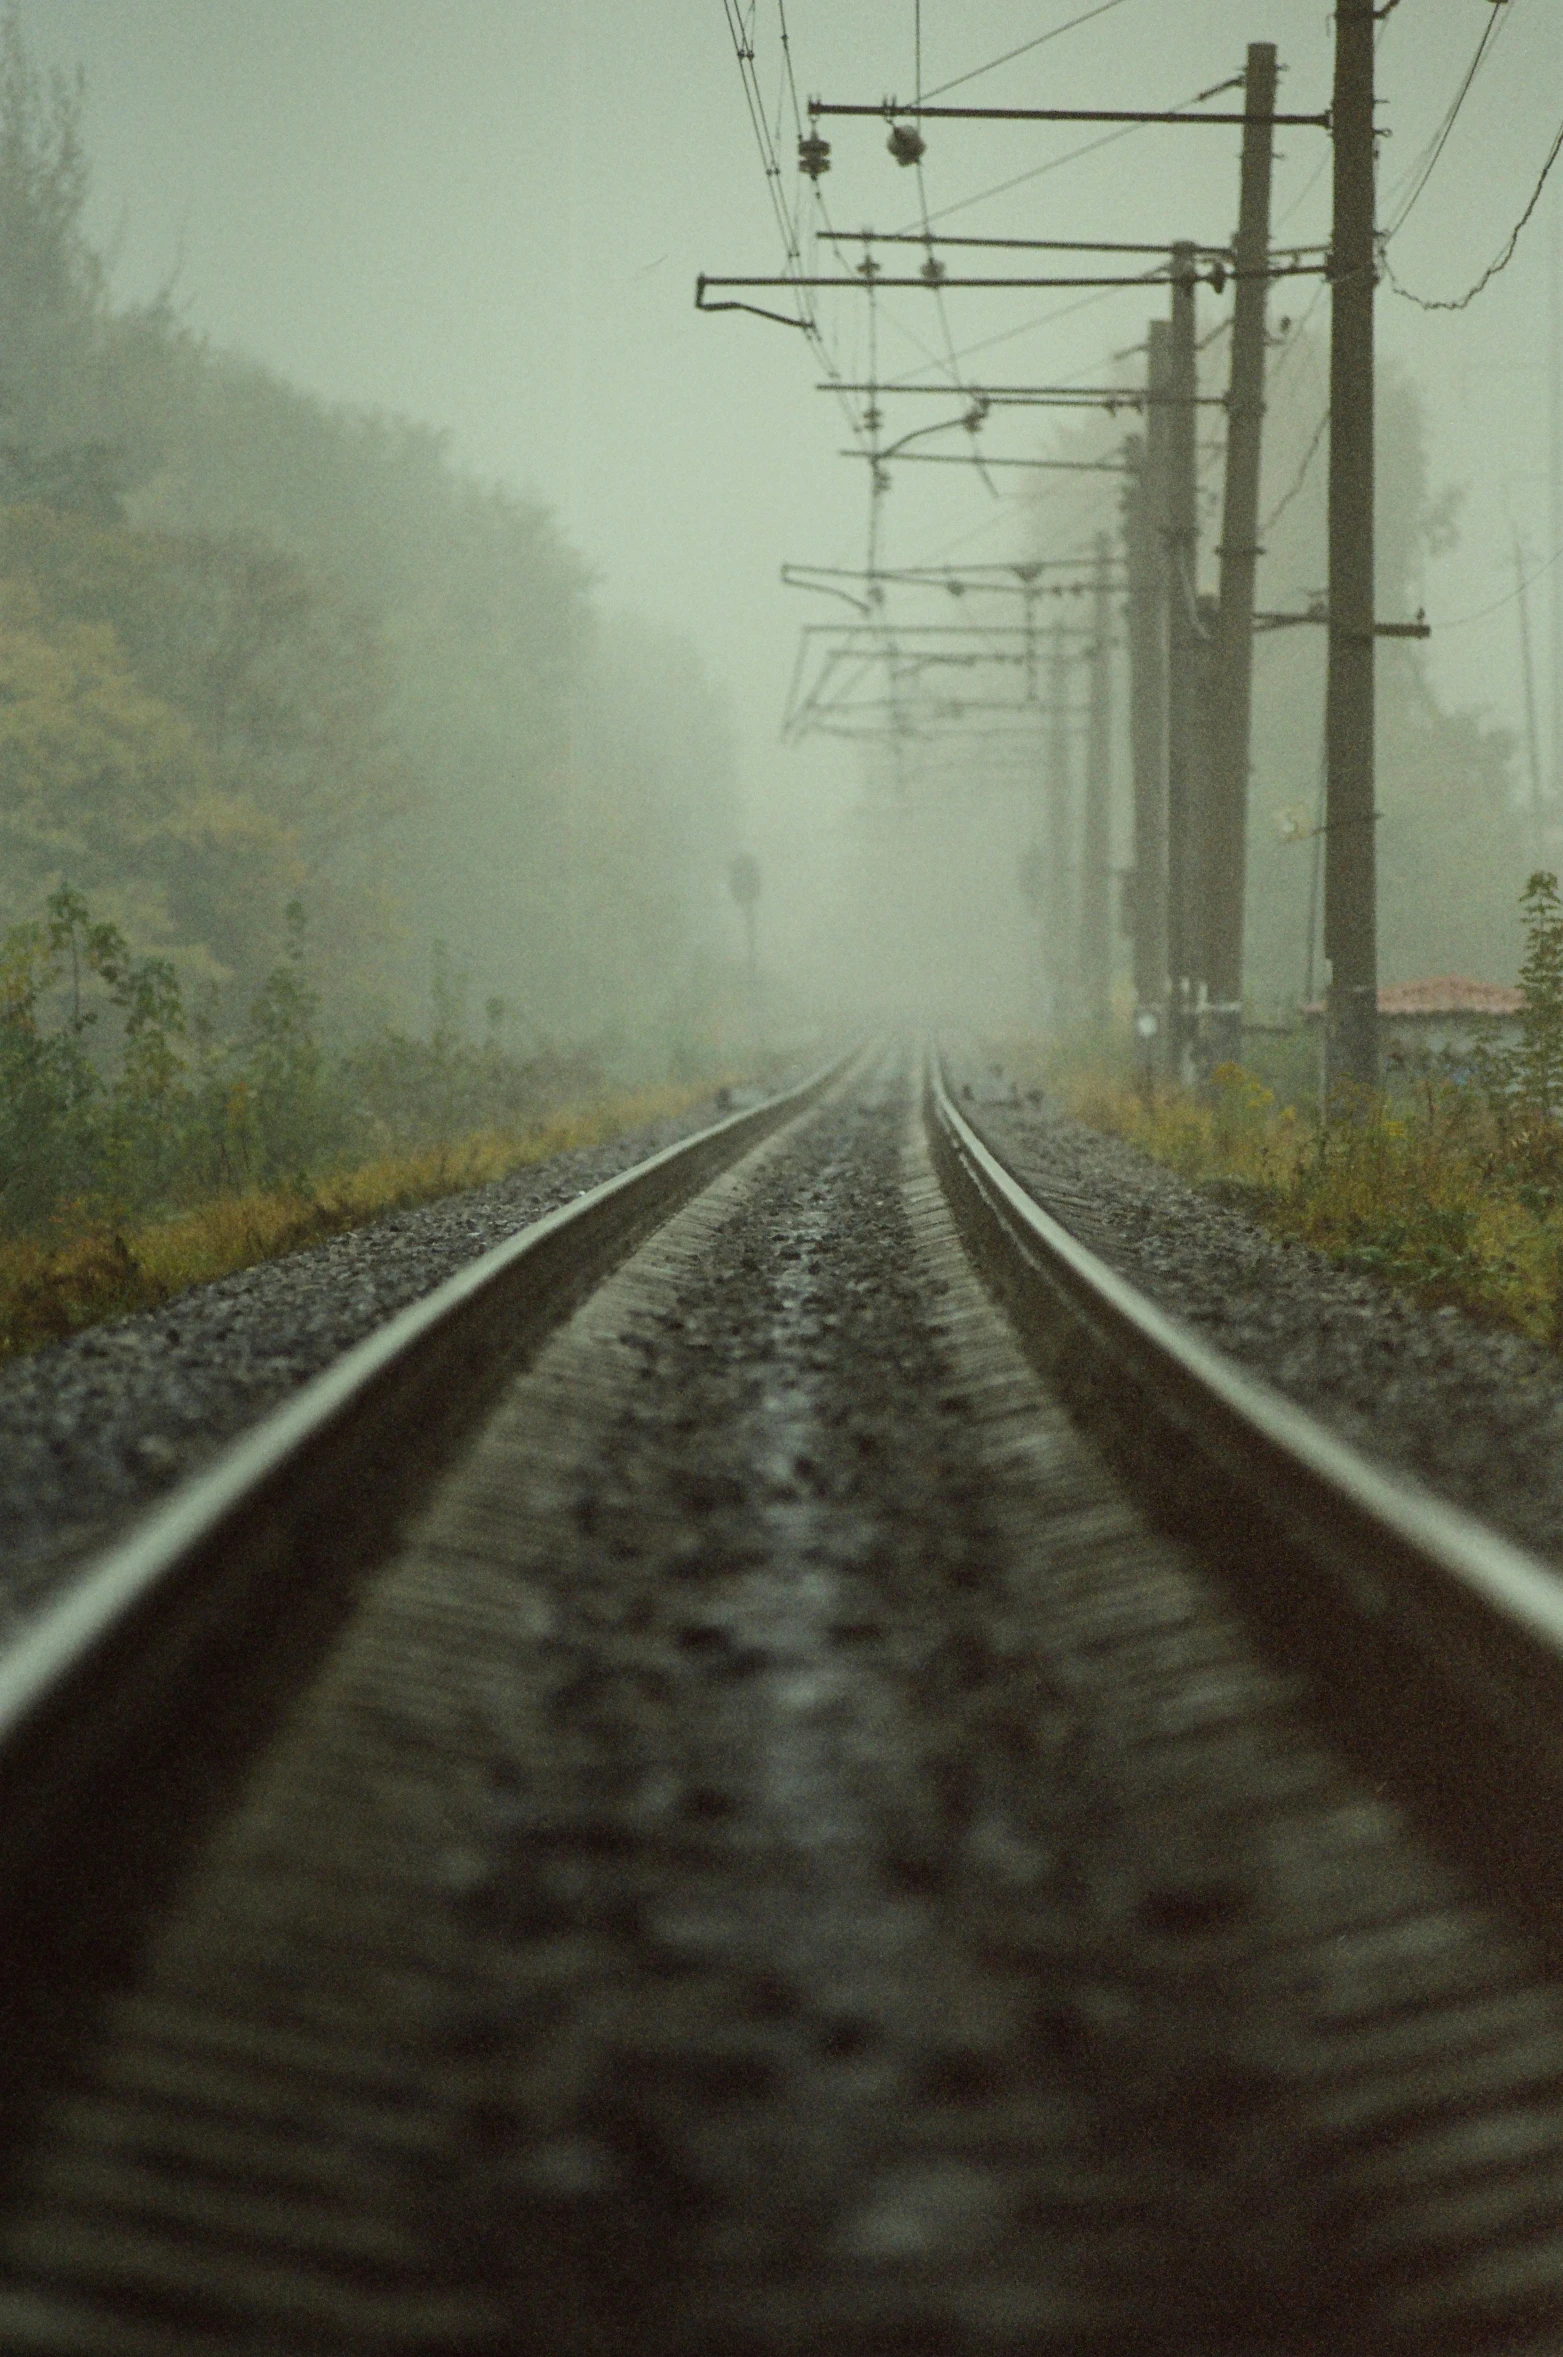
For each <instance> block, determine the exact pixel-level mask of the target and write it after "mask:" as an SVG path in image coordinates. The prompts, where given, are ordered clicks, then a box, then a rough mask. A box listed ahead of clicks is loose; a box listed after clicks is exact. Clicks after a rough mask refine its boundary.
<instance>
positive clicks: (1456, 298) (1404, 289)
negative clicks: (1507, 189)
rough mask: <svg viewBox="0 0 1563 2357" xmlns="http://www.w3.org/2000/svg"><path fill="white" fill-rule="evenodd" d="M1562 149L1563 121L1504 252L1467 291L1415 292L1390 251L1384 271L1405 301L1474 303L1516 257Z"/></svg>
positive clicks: (1453, 306)
mask: <svg viewBox="0 0 1563 2357" xmlns="http://www.w3.org/2000/svg"><path fill="white" fill-rule="evenodd" d="M1560 149H1563V123H1560V124H1559V125H1558V132H1557V137H1556V138H1555V139H1554V140H1553V142H1552V146H1551V149H1550V151H1549V152H1548V155H1547V160H1546V162H1545V163H1544V164H1543V165H1542V167H1541V178H1540V179H1539V180H1538V181H1537V183H1536V185H1535V187H1534V188H1533V189H1532V190H1531V194H1530V202H1529V204H1528V205H1527V206H1526V207H1525V210H1524V212H1523V213H1521V215H1520V217H1519V219H1518V220H1517V221H1516V222H1515V224H1514V227H1513V228H1512V229H1511V230H1510V232H1509V236H1508V242H1507V244H1506V245H1505V246H1504V248H1503V250H1502V252H1501V253H1499V254H1497V255H1495V256H1494V258H1493V260H1492V261H1490V262H1489V263H1488V265H1487V267H1486V269H1485V270H1484V271H1483V272H1482V274H1481V277H1480V278H1479V279H1478V280H1477V281H1476V284H1475V285H1474V286H1468V287H1467V288H1466V290H1465V292H1464V294H1463V295H1451V296H1449V297H1447V298H1445V299H1439V298H1437V297H1435V296H1430V295H1419V294H1417V293H1415V292H1414V291H1413V289H1412V288H1410V287H1408V286H1402V285H1401V283H1400V281H1399V279H1398V278H1397V277H1396V276H1395V273H1394V270H1393V269H1392V267H1391V265H1390V262H1389V258H1388V256H1387V255H1386V256H1385V257H1384V275H1385V277H1386V278H1387V279H1388V280H1389V283H1390V286H1391V288H1392V289H1393V290H1394V292H1395V293H1396V294H1397V295H1399V296H1400V297H1401V298H1402V300H1403V301H1405V302H1407V303H1414V304H1415V305H1416V307H1417V309H1418V310H1419V311H1463V310H1464V309H1465V307H1466V305H1467V304H1468V303H1474V302H1475V300H1476V298H1477V296H1478V295H1479V294H1480V293H1481V291H1482V289H1483V287H1485V286H1486V285H1488V284H1489V282H1490V281H1491V280H1492V279H1494V278H1496V277H1497V275H1498V273H1499V271H1500V270H1506V269H1507V268H1508V266H1509V264H1510V262H1512V261H1513V259H1514V249H1515V247H1516V246H1517V245H1518V244H1519V242H1520V231H1521V230H1522V229H1523V228H1524V227H1525V224H1526V222H1527V221H1528V220H1529V219H1530V217H1531V215H1532V213H1534V211H1535V210H1536V207H1537V205H1538V204H1539V203H1540V202H1541V192H1542V190H1543V189H1544V188H1545V187H1546V185H1547V174H1548V173H1549V172H1550V171H1551V169H1552V167H1553V165H1554V164H1555V163H1556V162H1557V160H1558V152H1559V150H1560Z"/></svg>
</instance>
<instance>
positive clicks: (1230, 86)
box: [905, 74, 1243, 229]
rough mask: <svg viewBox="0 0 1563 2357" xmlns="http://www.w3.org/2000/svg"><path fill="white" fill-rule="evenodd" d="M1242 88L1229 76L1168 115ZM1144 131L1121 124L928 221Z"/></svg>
mask: <svg viewBox="0 0 1563 2357" xmlns="http://www.w3.org/2000/svg"><path fill="white" fill-rule="evenodd" d="M1242 87H1243V77H1242V75H1241V74H1232V75H1230V76H1229V77H1228V78H1227V80H1226V81H1224V82H1213V83H1212V84H1211V86H1210V88H1209V89H1208V90H1196V91H1195V92H1194V94H1193V96H1192V97H1191V98H1183V99H1180V100H1179V101H1178V104H1177V105H1176V106H1175V107H1174V108H1172V110H1171V111H1172V113H1174V114H1182V113H1184V112H1185V110H1186V109H1187V108H1189V107H1191V106H1199V105H1201V104H1202V103H1203V101H1204V100H1205V99H1207V98H1219V97H1220V95H1221V93H1222V91H1223V90H1241V88H1242ZM1144 129H1145V125H1144V124H1143V123H1122V124H1120V125H1119V127H1118V129H1117V130H1116V131H1107V132H1104V133H1103V135H1102V137H1101V138H1100V139H1088V140H1087V141H1086V142H1085V144H1084V146H1083V147H1072V148H1071V149H1070V150H1069V153H1068V154H1067V155H1060V156H1054V157H1052V158H1051V159H1050V161H1049V162H1047V163H1045V164H1033V165H1032V167H1031V169H1030V170H1029V171H1027V172H1017V173H1016V175H1015V177H1014V179H1013V180H1001V181H1000V182H999V183H998V184H997V186H996V187H993V188H983V189H979V190H978V192H977V194H976V195H975V196H963V197H961V198H960V199H959V200H958V201H957V202H956V203H955V204H953V205H942V206H941V207H940V209H939V211H938V212H937V213H935V214H933V215H932V216H931V218H932V219H933V220H935V221H948V220H949V218H950V216H951V214H952V213H964V212H967V211H968V210H969V209H970V208H971V206H973V205H981V204H986V203H987V201H988V199H989V197H994V196H1007V195H1008V194H1009V191H1010V190H1011V189H1012V188H1021V187H1024V186H1025V184H1026V183H1027V181H1030V180H1040V179H1041V178H1042V177H1043V176H1044V174H1045V173H1048V172H1061V171H1062V170H1063V168H1064V166H1065V164H1074V163H1078V162H1079V160H1080V158H1081V157H1082V156H1087V155H1095V154H1096V152H1097V150H1098V149H1099V148H1103V147H1111V146H1112V144H1113V142H1114V140H1117V139H1132V138H1133V136H1134V134H1135V133H1136V132H1137V131H1143V130H1144ZM905 226H906V227H907V228H908V229H916V228H919V227H921V224H920V223H919V222H916V221H908V222H907V223H906V224H905Z"/></svg>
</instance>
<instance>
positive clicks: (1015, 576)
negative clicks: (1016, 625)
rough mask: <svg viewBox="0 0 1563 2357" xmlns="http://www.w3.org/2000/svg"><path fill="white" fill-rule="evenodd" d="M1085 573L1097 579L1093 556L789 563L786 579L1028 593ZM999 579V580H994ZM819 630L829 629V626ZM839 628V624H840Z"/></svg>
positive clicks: (799, 582)
mask: <svg viewBox="0 0 1563 2357" xmlns="http://www.w3.org/2000/svg"><path fill="white" fill-rule="evenodd" d="M1073 572H1079V573H1085V574H1088V575H1090V576H1091V578H1093V579H1094V577H1095V575H1094V570H1093V565H1092V559H1091V558H1090V557H1016V558H1014V559H1013V560H1012V561H1011V562H1010V563H1008V564H1006V563H1004V562H1003V560H1002V559H994V560H993V561H991V562H989V563H983V564H970V565H901V566H890V565H871V566H859V565H803V564H797V563H792V564H785V565H783V567H782V569H781V577H782V579H783V580H784V581H785V582H786V583H787V584H788V585H789V587H794V588H797V587H803V586H805V584H804V581H803V576H804V575H805V574H812V575H815V576H817V577H818V578H820V579H823V580H830V581H867V582H879V581H889V582H892V583H911V584H914V585H915V586H916V587H918V588H936V589H948V588H950V587H951V586H952V585H957V586H959V587H960V588H978V589H981V588H995V589H1017V590H1022V591H1024V590H1027V589H1029V588H1030V587H1031V585H1032V584H1033V583H1034V582H1035V581H1037V580H1038V579H1039V577H1040V576H1041V575H1042V574H1043V573H1073ZM995 575H996V576H997V578H996V579H994V578H992V577H993V576H995ZM818 627H820V628H822V629H823V628H826V627H828V626H827V625H825V624H820V625H819V626H818ZM838 627H839V625H838Z"/></svg>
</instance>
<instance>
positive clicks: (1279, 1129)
mask: <svg viewBox="0 0 1563 2357" xmlns="http://www.w3.org/2000/svg"><path fill="white" fill-rule="evenodd" d="M1014 1068H1015V1065H1014V1064H1013V1063H1010V1064H1007V1065H1006V1069H1014ZM1056 1086H1057V1093H1058V1094H1060V1095H1061V1096H1062V1097H1063V1099H1064V1101H1065V1103H1066V1105H1067V1107H1068V1109H1069V1110H1070V1111H1071V1112H1072V1113H1073V1114H1074V1115H1075V1116H1076V1118H1077V1119H1079V1120H1081V1121H1083V1122H1085V1123H1087V1124H1088V1125H1089V1126H1090V1127H1092V1128H1095V1129H1102V1130H1108V1131H1111V1132H1112V1133H1114V1134H1115V1135H1116V1136H1119V1137H1122V1138H1125V1139H1127V1140H1128V1141H1129V1143H1130V1144H1132V1145H1135V1146H1138V1147H1139V1148H1140V1149H1141V1150H1142V1151H1143V1152H1144V1153H1147V1154H1149V1155H1151V1156H1152V1157H1153V1158H1154V1159H1155V1160H1156V1161H1158V1162H1162V1163H1165V1164H1167V1165H1168V1167H1169V1168H1171V1169H1173V1170H1175V1171H1177V1172H1178V1173H1179V1174H1180V1175H1181V1176H1182V1177H1184V1178H1186V1179H1189V1180H1191V1181H1192V1182H1193V1183H1195V1184H1196V1185H1199V1186H1203V1187H1206V1188H1208V1189H1210V1190H1211V1191H1213V1192H1215V1193H1217V1194H1218V1195H1220V1196H1221V1197H1222V1198H1223V1199H1225V1200H1227V1201H1229V1202H1235V1203H1237V1204H1239V1205H1240V1206H1241V1207H1242V1208H1243V1209H1244V1210H1245V1211H1247V1212H1248V1213H1249V1214H1250V1215H1251V1216H1253V1217H1254V1218H1256V1219H1258V1220H1259V1221H1260V1222H1261V1223H1262V1224H1263V1225H1264V1226H1266V1227H1268V1228H1269V1229H1271V1230H1272V1232H1274V1233H1276V1234H1279V1235H1283V1236H1291V1237H1294V1238H1295V1239H1296V1240H1297V1241H1298V1242H1300V1243H1304V1244H1309V1245H1312V1246H1313V1247H1314V1248H1315V1249H1316V1250H1318V1251H1321V1252H1323V1253H1326V1254H1327V1255H1328V1256H1329V1257H1330V1258H1331V1259H1332V1260H1335V1261H1337V1262H1339V1263H1341V1264H1342V1265H1343V1266H1345V1267H1347V1268H1351V1269H1356V1270H1359V1271H1361V1272H1362V1273H1363V1274H1365V1275H1368V1276H1372V1277H1375V1278H1378V1279H1379V1280H1381V1281H1382V1282H1383V1283H1385V1284H1387V1285H1390V1286H1392V1287H1394V1288H1395V1289H1396V1290H1397V1291H1399V1292H1402V1293H1405V1294H1408V1295H1410V1296H1411V1297H1412V1298H1414V1299H1416V1300H1419V1301H1422V1302H1424V1303H1428V1304H1441V1303H1452V1304H1454V1305H1455V1306H1457V1307H1458V1308H1460V1309H1462V1310H1465V1311H1467V1312H1468V1313H1470V1314H1472V1315H1474V1316H1476V1317H1478V1318H1480V1319H1483V1320H1486V1321H1487V1322H1489V1323H1493V1324H1500V1325H1505V1326H1509V1327H1512V1328H1515V1329H1517V1330H1518V1331H1519V1332H1521V1333H1524V1334H1528V1335H1530V1336H1531V1337H1532V1338H1533V1339H1534V1340H1536V1341H1539V1342H1543V1343H1546V1344H1548V1345H1549V1346H1550V1347H1552V1348H1554V1349H1557V1348H1560V1347H1563V1127H1560V1125H1559V1123H1558V1122H1557V1121H1556V1120H1555V1119H1554V1118H1552V1116H1551V1115H1550V1114H1548V1113H1543V1114H1531V1115H1528V1116H1527V1115H1526V1114H1525V1113H1523V1112H1521V1111H1517V1110H1514V1109H1512V1108H1508V1107H1505V1106H1503V1105H1501V1104H1494V1102H1493V1101H1491V1100H1490V1099H1489V1098H1485V1097H1483V1096H1482V1095H1481V1094H1480V1093H1479V1092H1478V1091H1477V1090H1476V1089H1474V1088H1470V1087H1464V1088H1457V1087H1452V1086H1449V1085H1447V1084H1444V1083H1440V1082H1438V1081H1429V1082H1428V1083H1427V1084H1426V1085H1425V1086H1423V1087H1422V1088H1421V1089H1420V1090H1419V1091H1418V1093H1417V1094H1416V1095H1415V1096H1414V1097H1413V1098H1411V1099H1409V1100H1408V1101H1407V1102H1405V1103H1404V1104H1396V1103H1391V1102H1389V1101H1387V1100H1385V1099H1383V1098H1374V1099H1372V1100H1370V1101H1368V1102H1367V1103H1365V1104H1363V1105H1360V1106H1358V1107H1356V1108H1354V1109H1353V1110H1352V1111H1351V1113H1349V1114H1348V1116H1347V1117H1346V1118H1342V1119H1337V1120H1335V1121H1333V1122H1331V1123H1330V1124H1328V1125H1327V1126H1326V1125H1321V1124H1320V1123H1318V1122H1317V1121H1316V1120H1314V1119H1313V1118H1312V1117H1311V1116H1304V1115H1300V1114H1299V1113H1298V1112H1297V1110H1296V1109H1295V1108H1294V1107H1292V1106H1283V1105H1280V1104H1278V1103H1277V1101H1276V1098H1275V1096H1274V1094H1273V1092H1272V1091H1271V1090H1269V1089H1268V1088H1266V1087H1265V1086H1264V1084H1263V1083H1262V1082H1261V1081H1259V1080H1258V1079H1256V1078H1255V1076H1254V1075H1253V1074H1252V1073H1249V1072H1247V1071H1245V1070H1243V1068H1242V1067H1241V1066H1239V1065H1236V1064H1225V1065H1220V1066H1218V1067H1217V1069H1216V1071H1215V1072H1214V1073H1213V1074H1212V1076H1211V1080H1210V1083H1209V1085H1208V1087H1207V1088H1206V1089H1205V1090H1204V1091H1202V1092H1200V1093H1199V1094H1194V1093H1190V1092H1185V1091H1181V1090H1172V1089H1166V1088H1158V1089H1156V1090H1155V1091H1154V1093H1153V1094H1152V1095H1151V1097H1150V1098H1149V1100H1148V1101H1147V1100H1142V1099H1141V1098H1140V1097H1139V1096H1138V1095H1137V1094H1136V1093H1135V1091H1134V1090H1132V1089H1131V1088H1130V1087H1128V1086H1127V1085H1126V1084H1124V1083H1123V1082H1122V1081H1120V1080H1118V1079H1116V1078H1114V1077H1112V1076H1109V1075H1106V1074H1103V1073H1102V1072H1100V1071H1090V1072H1076V1073H1075V1074H1073V1075H1071V1076H1068V1077H1066V1078H1065V1079H1064V1080H1063V1081H1062V1082H1061V1083H1058V1084H1056Z"/></svg>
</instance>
